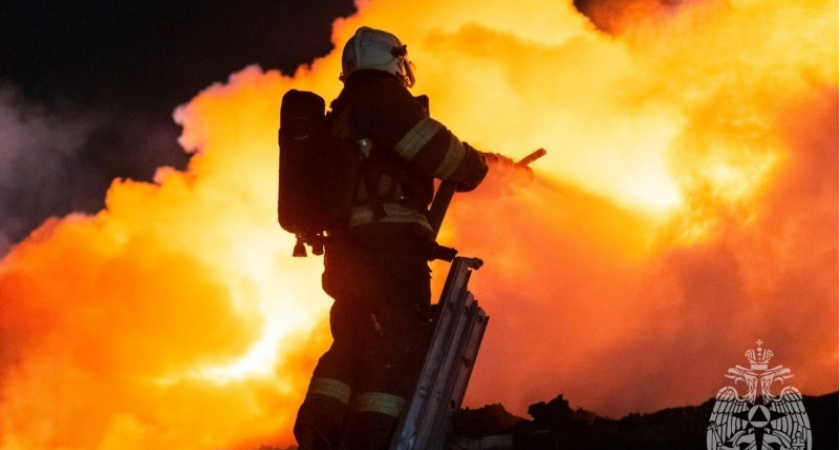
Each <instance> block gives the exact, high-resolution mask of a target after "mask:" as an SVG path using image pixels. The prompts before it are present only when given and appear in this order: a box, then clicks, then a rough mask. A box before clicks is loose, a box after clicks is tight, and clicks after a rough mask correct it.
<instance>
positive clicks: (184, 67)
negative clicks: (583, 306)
mask: <svg viewBox="0 0 840 450" xmlns="http://www.w3.org/2000/svg"><path fill="white" fill-rule="evenodd" d="M353 12H355V7H354V5H353V3H352V1H351V0H317V1H305V2H304V1H293V0H279V1H278V0H240V1H225V0H181V1H178V2H172V1H167V0H146V1H143V2H125V1H115V0H76V1H72V2H67V1H61V0H11V1H5V2H0V164H1V165H0V256H2V255H3V254H4V253H5V252H6V251H8V247H9V245H10V244H14V243H16V242H19V241H20V240H22V239H23V238H24V237H26V235H27V234H28V233H29V232H30V231H31V230H32V229H33V228H35V227H37V226H38V225H39V224H40V223H41V222H43V220H44V219H46V218H47V217H49V216H62V215H65V214H67V213H70V212H72V211H82V212H88V213H92V212H96V211H98V210H99V209H101V208H102V207H103V200H104V194H105V191H106V190H107V188H108V185H109V184H110V183H111V180H113V179H114V178H116V177H123V178H133V179H138V180H149V179H150V178H151V176H152V175H153V173H154V171H155V169H156V168H157V167H159V166H163V165H169V166H175V167H179V168H182V167H184V165H185V164H186V161H187V156H186V155H185V154H184V153H183V152H182V151H181V150H180V148H179V147H178V145H177V142H176V138H177V136H178V134H179V132H180V129H179V127H177V126H176V125H175V123H174V122H173V121H172V119H171V113H172V110H173V109H174V108H175V107H176V106H178V105H179V104H182V103H185V102H187V101H189V100H190V99H191V98H192V97H193V96H194V95H195V94H197V93H198V92H199V91H200V90H202V89H203V88H205V87H207V86H209V85H210V84H212V83H213V82H217V81H224V80H226V79H227V77H228V75H230V74H231V73H233V72H236V71H238V70H240V69H242V68H243V67H245V66H247V65H250V64H259V65H261V66H262V67H263V68H265V69H280V70H282V71H284V72H286V73H290V72H291V71H293V70H294V69H295V68H296V67H297V66H298V65H299V64H305V63H308V62H310V61H311V60H312V59H313V58H315V57H318V56H321V55H325V54H327V53H328V52H329V51H330V50H331V45H332V44H331V43H330V41H329V37H330V31H331V26H332V21H333V20H334V19H335V18H337V17H341V16H347V15H350V14H352V13H353Z"/></svg>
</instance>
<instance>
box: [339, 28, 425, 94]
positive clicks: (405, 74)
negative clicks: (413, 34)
mask: <svg viewBox="0 0 840 450" xmlns="http://www.w3.org/2000/svg"><path fill="white" fill-rule="evenodd" d="M363 69H374V70H381V71H383V72H388V73H390V74H391V75H395V76H396V77H397V78H399V79H400V81H401V82H402V83H403V84H404V85H405V86H406V87H412V86H414V70H413V69H414V65H413V64H412V63H411V61H409V60H408V53H407V51H406V46H405V45H403V44H402V43H401V42H400V40H399V39H398V38H397V37H396V36H394V35H393V34H391V33H388V32H387V31H382V30H375V29H373V28H370V27H360V28H359V29H358V30H356V34H354V35H353V37H352V38H350V40H348V41H347V44H345V45H344V53H343V54H342V56H341V70H342V71H341V76H340V77H339V79H340V80H341V81H345V80H347V77H349V76H350V75H351V74H352V73H353V72H356V71H358V70H363Z"/></svg>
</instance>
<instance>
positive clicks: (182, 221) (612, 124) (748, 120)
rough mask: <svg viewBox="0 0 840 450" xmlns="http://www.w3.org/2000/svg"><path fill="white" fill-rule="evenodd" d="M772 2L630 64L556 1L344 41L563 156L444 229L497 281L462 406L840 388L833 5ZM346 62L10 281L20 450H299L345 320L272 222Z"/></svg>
mask: <svg viewBox="0 0 840 450" xmlns="http://www.w3.org/2000/svg"><path fill="white" fill-rule="evenodd" d="M438 3H439V4H438ZM773 3H774V4H773V5H768V4H767V2H766V1H762V2H756V1H730V2H728V3H726V2H684V3H683V4H682V6H681V7H679V8H677V7H672V8H671V9H670V10H668V11H661V14H653V15H647V16H646V17H648V18H651V20H645V21H641V22H639V21H629V22H628V21H624V22H621V23H622V26H621V27H619V28H620V30H621V33H620V34H619V35H617V36H607V35H603V34H600V33H599V32H596V31H594V30H593V28H592V26H591V25H590V24H589V22H588V21H587V20H585V19H584V18H583V17H582V16H579V15H578V14H577V13H575V11H574V10H573V9H572V7H571V5H567V4H563V3H562V2H541V1H537V0H527V1H521V2H509V1H482V2H470V1H466V0H464V1H452V0H449V1H446V2H421V3H417V4H413V5H412V8H413V9H412V10H411V13H410V15H408V14H407V12H406V11H404V9H405V8H406V6H405V5H406V4H405V2H396V1H378V2H375V3H373V2H371V3H365V2H363V3H361V4H360V5H359V6H360V8H359V9H360V12H359V14H358V15H357V16H355V17H352V18H349V19H347V20H341V21H338V22H337V23H336V26H335V31H334V38H335V39H334V40H335V42H337V43H339V44H338V48H340V47H341V43H343V42H344V41H345V40H346V39H347V38H348V37H349V36H350V35H351V34H352V33H353V31H355V29H356V28H357V27H358V26H360V25H362V24H366V25H369V26H373V27H378V28H384V29H388V30H390V31H392V32H394V33H396V34H397V35H398V36H400V38H401V39H402V40H403V41H405V42H407V43H408V44H409V51H410V52H411V56H412V59H413V60H414V61H415V62H416V63H417V65H418V68H419V70H418V83H417V86H416V88H415V91H416V93H426V94H429V95H430V97H431V99H432V113H433V115H435V116H436V117H438V118H439V119H440V120H442V121H443V122H444V123H446V124H448V125H449V126H450V127H452V128H453V129H454V131H455V132H456V133H457V134H458V135H459V136H461V137H462V138H464V139H465V140H467V141H469V142H470V143H471V144H473V145H475V146H476V147H478V148H481V149H484V150H492V151H498V152H501V153H506V154H508V155H510V156H513V157H520V156H523V155H525V154H527V153H528V152H530V151H532V150H533V149H536V148H539V147H545V148H547V149H549V155H548V156H547V157H546V158H543V159H542V160H540V161H539V162H538V163H537V164H536V166H537V168H538V169H539V171H538V182H537V183H534V184H533V185H531V186H530V187H528V188H527V189H514V191H513V192H512V193H505V192H504V187H502V186H498V185H495V186H494V184H493V182H492V181H491V182H489V183H488V185H487V186H483V187H481V188H480V189H479V190H477V191H476V192H475V193H474V194H471V195H470V196H469V197H467V196H465V197H464V198H463V201H460V200H459V199H456V201H455V204H454V205H453V208H452V211H451V214H450V216H449V218H448V219H447V222H446V223H445V229H444V232H443V233H442V236H443V239H444V240H445V241H447V243H450V244H454V246H456V247H457V248H459V249H461V250H462V252H463V253H465V254H469V255H478V256H481V257H482V258H483V259H484V260H485V261H486V262H487V264H486V266H485V268H482V269H481V271H479V272H478V273H477V275H476V276H474V277H473V285H472V291H473V292H474V293H475V294H476V296H477V297H478V298H479V300H480V302H481V303H482V306H483V307H484V308H485V310H487V311H488V313H489V315H490V316H492V318H493V319H492V322H491V323H492V325H491V326H490V328H489V330H488V334H487V337H486V339H485V343H484V345H483V348H482V353H481V355H480V357H479V361H478V366H477V368H476V370H475V372H474V377H473V383H472V386H471V388H470V390H469V392H468V396H467V404H469V405H472V406H481V405H483V404H485V403H490V402H494V403H499V402H501V403H504V404H505V405H506V406H507V407H508V408H510V409H512V410H513V411H514V412H517V413H520V414H522V413H523V412H524V409H525V407H526V406H527V405H528V404H529V403H530V402H534V401H539V400H545V399H549V398H553V396H555V395H556V394H558V393H560V392H562V393H564V394H565V397H566V398H568V399H571V401H572V402H573V404H575V405H579V406H583V407H586V408H588V409H592V410H595V411H598V412H599V413H603V414H612V415H619V414H624V413H628V412H633V411H649V410H652V409H655V408H661V407H665V406H673V405H677V404H679V405H683V404H690V403H699V402H702V401H705V400H707V399H708V398H710V397H712V396H713V395H714V393H715V392H716V391H717V389H718V388H719V387H720V386H721V385H722V384H723V382H724V380H723V378H722V374H723V372H724V371H725V369H726V368H727V367H729V365H730V363H731V361H732V360H733V358H735V357H737V356H738V355H740V353H741V352H742V349H743V348H744V346H745V345H749V343H751V342H753V341H754V340H755V339H756V338H757V337H759V336H760V337H762V338H763V339H765V340H766V341H767V345H768V346H769V347H772V348H773V350H774V352H775V354H776V355H777V356H778V357H779V358H784V364H785V365H786V366H787V367H792V368H793V369H794V370H795V373H796V374H797V380H798V381H797V387H799V388H800V389H802V390H803V391H805V392H806V393H824V392H827V391H833V390H836V389H837V387H838V386H837V379H838V342H837V329H838V311H837V303H836V302H837V298H838V281H837V280H838V276H837V273H838V263H837V239H836V230H837V205H838V195H837V193H838V192H837V158H838V145H837V143H838V135H837V123H838V112H837V111H838V105H837V98H838V91H837V86H838V74H837V68H838V57H837V55H838V52H837V44H836V43H837V40H836V37H837V23H838V20H837V17H838V5H837V2H832V1H828V0H813V1H796V2H789V1H788V2H783V1H774V2H773ZM405 17H410V20H403V19H402V18H405ZM397 18H400V19H397ZM616 20H618V19H616ZM616 23H618V22H616ZM338 53H339V52H337V51H336V52H333V53H332V54H331V55H329V56H328V57H326V58H324V59H321V60H318V61H316V62H315V63H314V64H313V65H312V67H311V68H308V69H307V68H301V69H300V70H299V71H298V73H297V74H296V76H295V77H294V78H288V77H283V76H281V75H280V74H279V73H277V72H267V73H263V72H262V71H261V70H260V69H258V68H254V67H251V68H246V69H244V70H243V71H242V72H240V73H238V74H235V75H233V76H232V77H231V79H230V81H229V82H228V83H227V84H224V85H216V86H212V87H210V88H208V89H207V90H206V91H204V92H202V93H200V94H199V95H198V96H197V97H196V98H195V99H193V100H192V101H191V102H190V103H189V104H188V105H185V106H184V107H182V108H179V109H178V110H177V111H176V113H175V119H176V120H177V121H178V123H180V124H181V125H183V127H184V130H183V136H182V139H181V143H182V145H183V146H184V148H185V149H187V151H189V152H194V153H195V155H194V156H193V158H192V160H191V163H190V166H189V170H188V171H187V172H184V173H181V172H177V171H173V170H171V169H161V171H160V172H159V173H158V176H157V179H156V183H155V184H148V183H138V182H132V181H121V180H118V181H115V182H114V184H113V185H112V187H111V189H110V190H109V192H108V197H107V209H106V210H104V211H102V212H100V213H99V214H98V215H96V216H93V217H87V216H80V215H74V216H70V217H67V218H64V219H61V220H58V219H56V220H51V221H49V222H47V223H45V224H44V225H43V226H42V227H41V228H40V229H39V230H37V231H36V232H35V233H33V235H32V236H31V237H30V238H29V239H28V240H26V241H25V242H23V243H21V244H20V245H18V246H17V247H15V248H14V249H13V250H12V252H11V253H10V254H9V255H8V256H7V257H6V258H5V259H4V260H3V261H2V265H0V299H2V304H3V314H2V316H0V336H2V343H0V389H2V391H0V449H2V450H13V449H33V448H39V449H40V448H62V449H91V448H95V449H132V448H228V449H252V448H257V447H259V445H261V444H269V443H270V444H273V445H281V446H283V445H288V444H290V443H291V442H292V440H291V433H290V427H291V421H292V420H293V417H294V414H295V413H296V409H297V406H298V404H299V402H300V400H301V397H302V395H303V392H304V390H305V384H306V382H307V381H308V377H309V374H310V370H311V368H312V367H313V365H314V362H315V358H317V356H318V355H319V354H320V353H321V351H322V350H323V349H324V346H325V345H327V343H328V340H329V335H328V332H327V331H326V328H325V326H324V320H325V318H326V314H327V309H328V307H329V299H328V298H327V297H326V296H325V295H324V294H323V293H322V292H321V290H320V271H321V269H320V265H321V261H320V259H319V258H313V257H310V258H307V259H293V258H291V257H290V252H291V248H292V244H293V242H292V239H291V238H290V236H288V235H286V234H285V233H283V232H282V231H281V230H280V228H279V226H278V225H277V224H276V221H275V201H276V190H277V180H276V174H277V172H276V167H277V148H276V143H275V142H276V126H277V123H278V113H279V102H280V98H281V96H282V94H283V93H284V92H285V91H286V90H288V89H290V88H292V87H295V88H298V89H311V90H316V91H317V92H319V93H320V94H321V95H323V96H324V97H326V98H333V97H334V96H335V95H336V94H337V92H338V90H339V89H340V84H339V82H338V81H337V79H336V78H337V74H338V73H339V72H340V69H339V54H338ZM467 199H469V201H467ZM500 219H501V220H500ZM434 268H435V269H436V274H437V276H438V278H437V279H436V281H437V283H438V284H439V283H440V280H439V278H440V276H441V275H443V274H444V273H445V267H444V266H443V265H440V264H437V263H436V264H435V265H434ZM611 374H617V375H611Z"/></svg>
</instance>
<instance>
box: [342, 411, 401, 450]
mask: <svg viewBox="0 0 840 450" xmlns="http://www.w3.org/2000/svg"><path fill="white" fill-rule="evenodd" d="M396 426H397V418H396V417H393V416H390V415H386V414H381V413H375V412H357V413H354V414H351V416H350V418H349V419H348V421H347V428H346V429H345V430H344V438H343V439H342V441H341V444H342V445H341V447H340V450H388V447H389V446H390V445H391V436H392V435H393V433H394V429H395V428H396Z"/></svg>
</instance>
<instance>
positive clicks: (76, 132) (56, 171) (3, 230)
mask: <svg viewBox="0 0 840 450" xmlns="http://www.w3.org/2000/svg"><path fill="white" fill-rule="evenodd" d="M101 122H102V120H101V117H96V116H95V115H94V114H86V115H84V116H76V117H70V118H68V117H64V116H59V115H58V114H57V113H52V112H47V111H46V110H45V109H44V108H43V107H39V106H38V105H36V104H33V103H31V102H28V101H26V100H25V99H24V98H23V96H22V94H21V93H20V92H19V91H18V90H17V89H16V88H14V87H13V86H11V85H4V86H3V87H2V88H0V143H2V144H1V145H0V193H2V196H0V255H5V254H6V253H7V252H8V250H9V248H10V246H11V243H12V242H17V241H19V240H21V239H22V238H23V237H24V236H25V234H26V232H28V231H29V230H31V229H33V228H34V227H35V226H36V225H37V222H36V223H32V220H39V221H40V220H43V218H44V215H43V214H39V213H41V212H42V211H49V210H52V211H56V210H59V211H61V210H65V208H61V207H60V205H62V204H67V203H73V204H74V206H75V207H76V208H78V209H83V208H85V207H86V206H88V205H85V204H84V199H81V198H76V199H73V198H70V196H69V195H67V189H64V188H65V187H66V186H68V185H70V184H71V183H72V181H73V180H69V179H67V178H68V176H67V175H66V174H67V173H73V174H76V175H78V176H79V177H80V178H83V177H86V176H87V177H90V178H94V177H96V175H97V174H96V173H90V171H85V167H84V162H81V161H80V160H81V158H80V155H81V153H82V152H83V148H84V147H83V144H84V142H85V141H86V140H87V138H88V136H89V135H90V134H91V131H92V130H93V129H95V127H97V126H98V125H99V124H101ZM84 182H85V183H87V184H89V183H91V180H90V179H87V180H85V181H84Z"/></svg>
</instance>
